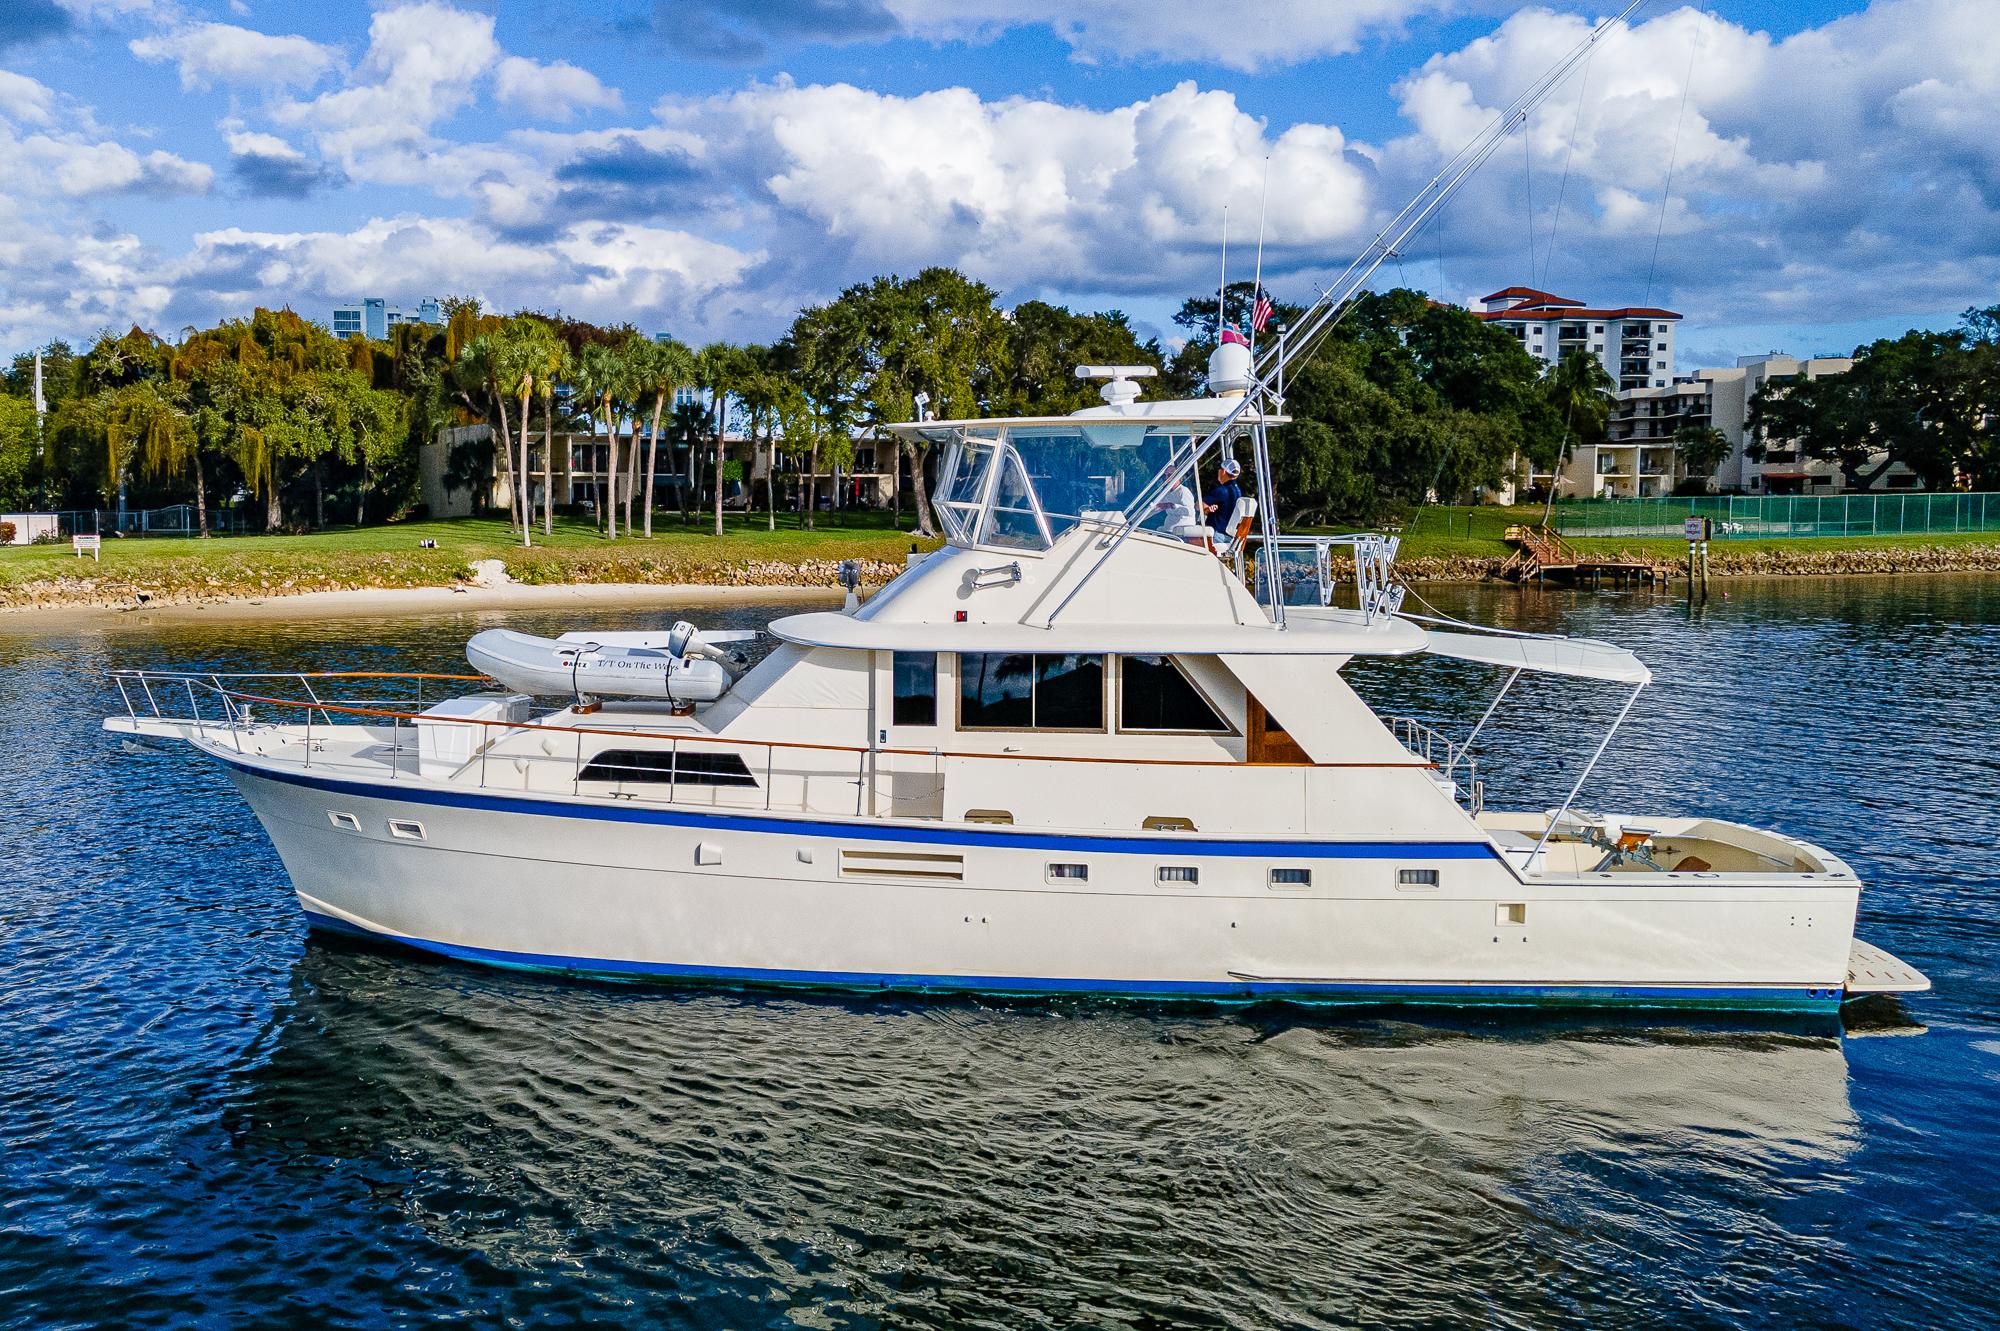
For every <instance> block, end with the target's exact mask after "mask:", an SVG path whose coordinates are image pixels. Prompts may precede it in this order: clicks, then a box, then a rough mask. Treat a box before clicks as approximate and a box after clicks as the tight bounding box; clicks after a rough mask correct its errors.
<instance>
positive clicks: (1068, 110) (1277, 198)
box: [658, 83, 1368, 290]
mask: <svg viewBox="0 0 2000 1331" xmlns="http://www.w3.org/2000/svg"><path fill="white" fill-rule="evenodd" d="M658 112H659V115H660V117H661V119H662V121H663V122H664V123H665V124H666V126H667V127H668V128H671V129H677V130H681V131H684V132H686V133H687V134H689V135H690V136H692V138H693V140H694V141H695V148H694V150H693V151H692V152H690V153H689V156H690V157H691V158H692V159H694V160H696V161H697V162H698V163H699V164H700V165H701V166H702V167H703V168H704V169H705V170H706V171H707V172H709V173H710V174H709V179H710V180H711V181H712V182H713V183H714V185H715V187H716V188H719V189H722V190H727V189H730V188H733V187H734V186H733V185H732V182H739V183H742V182H747V184H748V186H749V189H748V192H747V196H746V198H745V200H744V202H745V204H746V205H748V206H755V207H759V208H762V209H764V210H765V211H766V213H767V214H768V216H769V219H770V223H771V225H772V226H773V227H774V228H775V229H777V230H779V231H784V232H788V234H789V235H790V236H791V237H792V238H793V239H794V240H796V241H798V242H800V243H807V244H810V245H811V247H812V248H814V249H824V248H825V246H826V242H828V241H829V240H830V241H831V242H833V244H834V246H835V247H837V248H838V249H839V250H840V251H841V252H843V253H844V254H845V256H846V257H847V258H848V260H849V261H850V263H851V266H850V267H849V268H847V269H846V270H845V272H846V273H848V274H851V275H865V274H866V273H868V272H874V271H878V270H880V269H883V268H909V267H913V266H918V265H922V264H927V263H946V264H955V265H958V266H960V267H963V268H965V269H966V270H967V271H968V272H970V273H972V274H973V275H975V276H977V277H980V278H983V279H985V280H988V281H992V282H996V283H999V284H1001V285H1003V286H1009V287H1012V286H1034V287H1041V286H1068V287H1071V288H1079V287H1080V288H1083V289H1092V290H1104V289H1133V288H1140V287H1143V288H1147V289H1159V288H1160V287H1161V286H1162V285H1168V284H1173V283H1176V282H1182V281H1185V280H1187V278H1188V277H1189V276H1191V273H1192V266H1191V265H1192V264H1193V263H1194V262H1195V256H1196V255H1200V256H1202V257H1201V258H1200V260H1199V262H1200V264H1202V265H1203V266H1206V264H1207V263H1208V257H1207V256H1208V255H1209V254H1210V253H1211V252H1212V250H1213V247H1214V244H1215V240H1216V238H1217V236H1218V233H1219V231H1220V223H1221V212H1222V208H1223V205H1224V204H1225V203H1227V202H1230V201H1232V200H1233V201H1235V202H1236V203H1237V204H1238V205H1239V206H1241V207H1242V208H1243V210H1244V211H1243V213H1242V214H1239V215H1250V214H1252V213H1253V210H1254V208H1255V206H1256V200H1257V197H1258V192H1259V188H1260V185H1261V182H1262V179H1263V171H1264V159H1265V157H1266V156H1267V155H1268V156H1269V157H1270V159H1271V174H1272V178H1273V179H1274V180H1275V181H1277V182H1278V187H1277V188H1276V189H1274V190H1273V191H1272V195H1271V200H1270V229H1271V233H1272V234H1273V235H1274V236H1278V237H1282V238H1283V241H1282V245H1281V246H1280V249H1288V250H1290V251H1292V252H1296V251H1297V250H1298V249H1299V248H1302V247H1304V248H1310V247H1318V248H1320V249H1325V248H1327V247H1331V246H1335V245H1339V244H1341V243H1344V242H1346V241H1349V240H1351V239H1352V238H1353V237H1354V235H1355V234H1356V233H1357V231H1358V229H1359V227H1360V224H1361V222H1362V220H1363V218H1364V216H1365V212H1366V205H1367V197H1368V177H1367V173H1366V171H1365V169H1364V166H1363V164H1361V163H1359V162H1357V161H1356V160H1355V159H1354V158H1353V157H1351V156H1349V154H1348V153H1347V151H1346V149H1347V145H1346V143H1345V141H1344V139H1343V137H1342V135H1341V133H1340V131H1339V130H1338V129H1337V128H1334V127H1332V126H1324V125H1298V126H1294V127H1293V128H1291V129H1290V130H1287V131H1286V132H1285V133H1284V134H1282V135H1280V136H1278V137H1277V138H1276V139H1272V138H1270V137H1269V136H1267V135H1266V134H1265V132H1264V129H1263V127H1262V125H1261V124H1260V123H1259V122H1258V121H1256V120H1255V119H1253V118H1252V117H1250V116H1249V115H1247V114H1246V113H1245V112H1243V111H1242V110H1241V108H1239V107H1238V106H1237V104H1236V101H1235V98H1234V97H1233V96H1232V95H1230V94H1228V93H1224V92H1215V91H1208V92H1204V91H1201V90H1200V89H1198V88H1196V87H1195V85H1193V84H1192V83H1184V84H1181V85H1180V86H1178V87H1176V88H1173V89H1171V90H1170V91H1168V92H1164V93H1161V94H1160V95H1158V96H1156V97H1151V98H1146V99H1144V100H1142V101H1138V102H1134V103H1132V104H1131V105H1129V106H1123V107H1117V108H1113V109H1111V110H1107V111H1094V110H1089V109H1086V108H1080V107H1071V106H1065V105H1062V104H1059V103H1055V102H1048V101H1037V100H1031V99H1027V98H1010V99H1007V100H1004V101H997V102H988V101H984V100H982V99H981V98H979V97H978V96H977V95H976V94H974V93H972V92H970V91H969V90H966V89H963V88H954V89H946V90H943V91H939V92H933V93H924V94H920V95H918V96H914V97H898V96H893V95H889V94H883V93H875V92H869V91H865V90H863V89H859V88H855V87H852V86H849V85H845V84H837V85H832V86H815V87H796V86H792V85H790V84H786V83H780V84H775V85H770V86H765V87H758V88H753V89H750V90H748V91H745V92H741V93H736V94H732V95H728V96H723V97H716V98H710V99H703V100H698V101H671V100H670V101H668V102H665V103H662V105H661V106H660V107H659V108H658ZM815 234H816V235H817V237H818V240H817V241H816V242H809V241H808V237H810V236H812V235H815ZM773 248H779V247H778V246H776V245H774V246H773Z"/></svg>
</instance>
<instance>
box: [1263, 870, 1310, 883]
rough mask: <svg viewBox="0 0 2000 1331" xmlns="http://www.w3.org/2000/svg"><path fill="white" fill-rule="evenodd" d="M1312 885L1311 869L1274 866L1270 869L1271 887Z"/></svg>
mask: <svg viewBox="0 0 2000 1331" xmlns="http://www.w3.org/2000/svg"><path fill="white" fill-rule="evenodd" d="M1312 885H1313V871H1312V870H1311V869H1286V868H1276V869H1273V870H1271V886H1272V887H1311V886H1312Z"/></svg>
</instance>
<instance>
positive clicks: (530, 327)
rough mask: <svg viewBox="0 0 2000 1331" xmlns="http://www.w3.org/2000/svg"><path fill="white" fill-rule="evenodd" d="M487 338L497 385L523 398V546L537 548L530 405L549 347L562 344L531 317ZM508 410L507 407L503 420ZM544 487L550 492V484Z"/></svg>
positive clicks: (518, 472)
mask: <svg viewBox="0 0 2000 1331" xmlns="http://www.w3.org/2000/svg"><path fill="white" fill-rule="evenodd" d="M487 337H488V341H489V351H488V354H489V355H490V356H491V357H492V361H493V373H494V379H495V382H496V383H497V384H499V385H500V386H501V387H503V388H505V389H507V390H508V391H509V392H512V393H515V394H517V395H518V396H519V398H520V405H521V411H520V415H519V417H518V418H517V419H518V420H519V421H520V423H521V430H520V436H521V447H520V465H519V466H518V467H516V468H515V469H514V472H515V475H516V476H518V477H519V478H520V484H519V485H517V486H516V487H515V488H516V489H517V490H519V491H520V501H519V505H518V508H519V514H520V519H521V544H522V545H524V546H526V545H533V544H534V541H533V538H532V537H531V536H530V533H531V532H533V531H534V527H535V501H534V496H533V495H531V494H529V492H528V478H529V477H530V476H531V475H532V474H533V472H532V469H531V468H530V466H529V462H528V402H529V400H530V399H531V398H532V397H533V396H534V392H535V383H536V378H537V376H538V375H540V374H541V373H542V372H543V368H544V366H545V365H546V364H547V362H548V359H549V347H550V346H552V345H553V346H560V345H561V344H560V343H558V342H557V341H556V338H555V334H554V333H553V332H551V331H550V329H549V327H548V325H547V324H544V323H543V322H542V321H541V320H539V319H529V318H518V319H513V320H510V321H509V322H508V324H507V326H506V327H505V328H504V329H502V330H501V331H500V332H499V333H497V334H488V335H487ZM504 410H505V408H504V405H503V408H502V411H503V418H504ZM543 488H544V491H545V492H546V489H547V485H546V482H545V483H544V487H543Z"/></svg>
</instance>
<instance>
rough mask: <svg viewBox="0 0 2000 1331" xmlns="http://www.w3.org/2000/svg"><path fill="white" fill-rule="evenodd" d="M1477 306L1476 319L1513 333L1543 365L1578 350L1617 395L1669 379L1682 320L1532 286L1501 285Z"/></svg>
mask: <svg viewBox="0 0 2000 1331" xmlns="http://www.w3.org/2000/svg"><path fill="white" fill-rule="evenodd" d="M1479 303H1480V307H1481V308H1479V309H1477V310H1474V311H1473V314H1474V315H1475V316H1477V317H1478V318H1481V319H1484V320H1486V321H1487V322H1488V323H1492V324H1498V325H1499V326H1500V327H1502V328H1504V329H1506V330H1507V331H1508V332H1510V333H1512V334H1513V335H1514V336H1515V337H1517V338H1519V339H1520V340H1521V345H1522V346H1523V347H1524V348H1526V349H1527V351H1528V353H1529V354H1530V355H1532V356H1534V357H1535V358H1536V359H1537V360H1539V361H1541V362H1542V363H1543V364H1544V365H1555V364H1557V363H1558V362H1560V361H1561V360H1562V358H1563V357H1564V356H1567V355H1568V354H1569V353H1570V352H1572V351H1583V352H1588V353H1589V354H1591V355H1593V356H1595V357H1597V359H1598V361H1599V362H1600V363H1601V364H1603V366H1604V372H1605V373H1606V374H1608V375H1610V376H1611V381H1612V382H1613V383H1615V384H1616V385H1618V388H1619V390H1620V391H1630V390H1634V389H1640V388H1666V387H1668V386H1669V385H1671V384H1672V383H1673V381H1674V325H1676V324H1677V323H1679V322H1680V318H1681V316H1680V315H1678V314H1676V313H1674V311H1672V310H1662V309H1656V308H1653V307H1652V306H1644V305H1627V306H1620V307H1618V308H1615V309H1614V308H1609V307H1606V308H1597V307H1594V306H1589V305H1585V304H1584V303H1583V302H1582V301H1580V300H1571V299H1570V298H1569V297H1567V296H1558V295H1555V294H1553V293H1551V292H1547V291H1537V290H1536V289H1535V288H1533V287H1506V288H1504V289H1502V290H1500V291H1495V292H1493V293H1492V294H1491V295H1488V296H1483V297H1481V298H1480V302H1479Z"/></svg>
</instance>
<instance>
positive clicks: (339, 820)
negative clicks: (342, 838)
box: [326, 809, 361, 832]
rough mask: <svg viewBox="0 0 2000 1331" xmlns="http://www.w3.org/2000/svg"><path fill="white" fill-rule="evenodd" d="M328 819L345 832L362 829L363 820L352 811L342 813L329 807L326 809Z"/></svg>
mask: <svg viewBox="0 0 2000 1331" xmlns="http://www.w3.org/2000/svg"><path fill="white" fill-rule="evenodd" d="M326 820H327V821H328V822H329V823H332V824H333V825H334V826H335V827H337V828H339V829H340V830H341V831H343V832H359V831H360V830H361V820H360V819H359V818H356V817H355V816H354V815H353V814H351V813H341V812H339V811H338V810H334V809H328V810H327V811H326Z"/></svg>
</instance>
